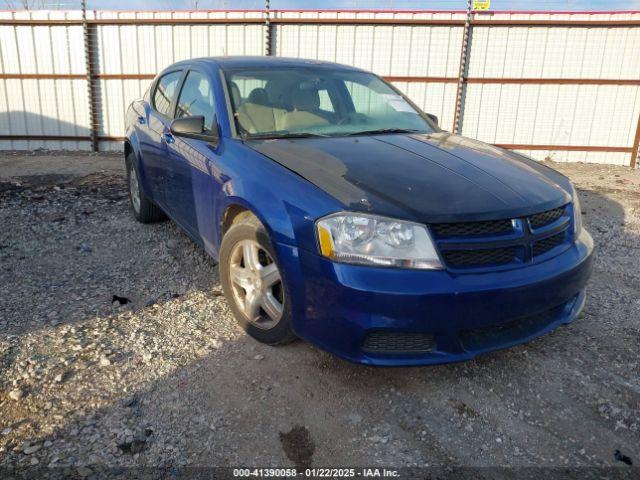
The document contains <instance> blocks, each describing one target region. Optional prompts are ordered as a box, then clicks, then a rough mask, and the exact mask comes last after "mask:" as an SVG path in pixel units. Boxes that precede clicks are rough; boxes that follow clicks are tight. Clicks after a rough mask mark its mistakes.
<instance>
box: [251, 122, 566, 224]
mask: <svg viewBox="0 0 640 480" xmlns="http://www.w3.org/2000/svg"><path fill="white" fill-rule="evenodd" d="M247 144H248V145H249V146H250V147H251V148H253V149H254V150H256V151H258V152H260V153H262V154H264V155H266V156H267V157H269V158H271V159H273V160H274V161H276V162H278V163H280V164H281V165H283V166H284V167H286V168H288V169H290V170H292V171H294V172H296V173H297V174H299V175H300V176H302V177H304V178H305V179H307V180H308V181H310V182H311V183H313V184H315V185H316V186H318V187H319V188H321V189H322V190H324V191H326V192H327V193H328V194H330V195H332V196H333V197H335V198H336V199H337V200H338V201H340V202H342V203H343V204H344V206H345V209H346V210H355V211H362V212H371V213H376V214H379V215H386V216H391V217H396V218H405V219H412V220H417V221H421V222H427V223H428V222H447V221H455V220H490V219H498V218H514V217H519V216H525V215H529V214H531V213H536V212H541V211H544V210H549V209H552V208H555V207H558V206H560V205H564V204H565V203H567V202H569V201H570V200H571V186H570V183H569V181H568V180H567V179H566V177H564V176H563V175H561V174H560V173H558V172H556V171H554V170H552V169H550V168H548V167H546V166H544V165H540V164H538V163H536V162H535V161H533V160H530V159H527V158H525V157H522V156H520V155H518V154H516V153H513V152H509V151H507V150H504V149H501V148H498V147H493V146H491V145H487V144H484V143H482V142H478V141H475V140H470V139H468V138H464V137H460V136H457V135H452V134H449V133H445V132H440V133H433V134H424V135H422V134H415V135H414V134H411V135H404V134H401V135H398V134H395V135H377V136H357V137H332V138H299V139H276V140H253V141H248V142H247Z"/></svg>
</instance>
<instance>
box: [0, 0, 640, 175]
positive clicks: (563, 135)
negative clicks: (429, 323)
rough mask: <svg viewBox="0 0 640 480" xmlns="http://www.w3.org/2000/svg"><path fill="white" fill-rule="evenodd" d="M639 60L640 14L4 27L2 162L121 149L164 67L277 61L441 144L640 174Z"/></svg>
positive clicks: (13, 17)
mask: <svg viewBox="0 0 640 480" xmlns="http://www.w3.org/2000/svg"><path fill="white" fill-rule="evenodd" d="M467 20H470V22H469V24H468V25H467V23H466V22H467ZM465 33H466V34H467V35H466V36H465ZM465 37H466V38H467V39H468V40H467V45H466V47H467V48H466V49H463V47H464V46H465V42H464V41H463V39H464V38H465ZM265 40H267V41H265ZM638 52H640V12H609V13H540V12H529V13H522V12H521V13H515V12H503V13H501V12H492V13H489V14H487V13H472V14H471V15H470V16H469V17H467V14H466V13H465V12H428V11H361V12H355V11H282V10H281V11H275V12H273V11H272V12H270V22H269V23H268V24H267V23H266V22H265V12H264V11H259V10H256V11H193V12H160V11H147V12H141V11H140V12H124V11H123V12H105V11H99V12H93V11H91V12H87V15H86V18H83V14H82V12H80V11H66V12H65V11H35V12H0V149H34V148H39V147H43V148H48V149H91V148H95V149H98V148H99V149H101V150H114V149H120V148H122V143H121V139H122V135H123V134H124V123H123V122H124V120H123V112H124V110H125V108H126V106H127V105H128V104H129V103H130V102H131V100H133V99H135V98H139V97H140V96H141V95H142V94H143V93H144V90H145V89H146V88H147V86H148V84H149V79H151V78H153V76H154V75H155V73H156V72H158V71H160V70H161V69H162V68H164V67H165V66H167V65H169V64H171V63H173V62H175V61H178V60H181V59H185V58H190V57H198V56H209V55H265V54H272V55H279V56H291V57H305V58H313V59H321V60H330V61H336V62H339V63H346V64H350V65H355V66H357V67H362V68H365V69H368V70H372V71H374V72H376V73H378V74H380V75H382V76H384V77H385V78H387V79H388V80H390V81H391V82H393V83H394V84H395V85H396V86H397V87H399V88H400V89H401V90H402V91H404V92H405V93H406V94H407V95H408V96H409V97H411V99H412V100H413V101H414V102H416V103H417V104H418V105H420V106H421V108H423V109H424V110H425V111H427V112H429V113H433V114H435V115H437V116H438V117H439V118H440V123H441V125H442V127H443V128H445V129H448V130H454V126H456V128H455V130H457V131H459V132H461V133H462V134H463V135H465V136H469V137H473V138H477V139H479V140H483V141H486V142H489V143H493V144H497V145H501V146H504V147H506V148H511V149H515V150H518V151H521V152H523V153H525V154H527V155H531V156H532V157H534V158H538V159H544V158H552V159H554V160H556V161H588V162H599V163H610V164H618V165H631V166H635V165H636V159H637V157H638V143H639V142H640V55H639V54H638ZM461 64H462V65H463V67H464V68H461ZM458 98H459V100H458Z"/></svg>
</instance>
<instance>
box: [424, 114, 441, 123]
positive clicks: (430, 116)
mask: <svg viewBox="0 0 640 480" xmlns="http://www.w3.org/2000/svg"><path fill="white" fill-rule="evenodd" d="M425 115H426V116H427V117H429V120H431V121H432V122H433V123H435V124H436V125H438V117H436V116H435V115H433V114H432V113H426V114H425Z"/></svg>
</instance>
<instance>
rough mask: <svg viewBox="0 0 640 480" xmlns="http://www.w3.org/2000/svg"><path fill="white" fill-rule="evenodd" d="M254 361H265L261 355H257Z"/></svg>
mask: <svg viewBox="0 0 640 480" xmlns="http://www.w3.org/2000/svg"><path fill="white" fill-rule="evenodd" d="M253 359H254V360H264V355H261V354H257V355H256V356H254V357H253Z"/></svg>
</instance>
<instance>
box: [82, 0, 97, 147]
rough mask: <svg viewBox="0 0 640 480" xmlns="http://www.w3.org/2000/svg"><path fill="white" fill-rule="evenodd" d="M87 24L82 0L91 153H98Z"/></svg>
mask: <svg viewBox="0 0 640 480" xmlns="http://www.w3.org/2000/svg"><path fill="white" fill-rule="evenodd" d="M91 30H92V27H90V26H89V23H88V22H87V2H86V0H82V31H83V34H84V61H85V68H86V71H87V100H88V101H89V137H90V138H91V151H92V152H97V151H98V131H97V130H98V117H97V111H96V105H97V99H96V89H95V85H94V84H93V81H94V77H95V76H94V72H93V32H92V31H91Z"/></svg>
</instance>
